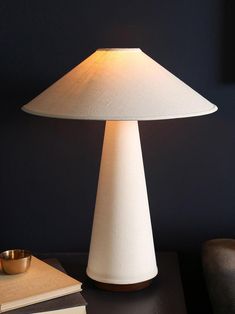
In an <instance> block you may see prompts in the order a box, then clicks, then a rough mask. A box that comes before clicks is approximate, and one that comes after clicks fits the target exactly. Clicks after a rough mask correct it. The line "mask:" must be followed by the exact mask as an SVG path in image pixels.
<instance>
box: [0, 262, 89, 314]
mask: <svg viewBox="0 0 235 314" xmlns="http://www.w3.org/2000/svg"><path fill="white" fill-rule="evenodd" d="M81 285H82V284H81V282H79V281H78V280H76V279H74V278H72V277H70V276H68V275H67V274H66V273H65V270H64V269H63V267H62V265H61V264H60V263H59V262H58V261H57V260H56V259H51V260H47V261H46V262H43V261H41V260H39V259H37V258H36V257H34V256H33V257H32V260H31V266H30V268H29V270H28V271H27V272H26V273H23V274H18V275H5V274H3V273H2V272H1V270H0V313H3V312H7V314H37V313H40V314H42V313H48V314H49V313H51V314H57V313H58V314H85V313H86V301H85V300H84V299H83V297H82V295H81V294H80V291H81Z"/></svg>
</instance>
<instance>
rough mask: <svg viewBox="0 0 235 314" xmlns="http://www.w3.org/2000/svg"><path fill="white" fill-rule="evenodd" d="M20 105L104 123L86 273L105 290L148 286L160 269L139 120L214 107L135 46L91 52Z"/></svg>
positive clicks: (191, 113) (199, 112) (182, 115)
mask: <svg viewBox="0 0 235 314" xmlns="http://www.w3.org/2000/svg"><path fill="white" fill-rule="evenodd" d="M22 108H23V110H24V111H26V112H28V113H31V114H35V115H39V116H46V117H52V118H64V119H87V120H106V121H107V122H106V126H105V135H104V142H103V151H102V158H101V165H100V174H99V182H98V190H97V196H96V205H95V213H94V221H93V228H92V236H91V244H90V251H89V259H88V266H87V274H88V276H89V277H90V278H92V279H93V280H94V281H95V282H96V284H97V285H98V286H100V287H102V288H104V289H110V290H137V289H140V288H143V287H145V286H147V285H149V282H150V281H151V279H152V278H154V277H155V276H156V275H157V272H158V270H157V264H156V258H155V251H154V242H153V235H152V227H151V220H150V213H149V204H148V196H147V189H146V183H145V174H144V166H143V159H142V151H141V144H140V137H139V130H138V122H137V121H138V120H161V119H174V118H185V117H191V116H200V115H205V114H209V113H212V112H214V111H216V110H217V107H216V106H215V105H213V104H212V103H210V102H209V101H208V100H206V99H205V98H203V97H202V96H200V95H199V94H198V93H197V92H195V91H194V90H193V89H191V88H190V87H189V86H187V85H186V84H184V83H183V82H182V81H181V80H179V79H178V78H176V77H175V76H174V75H173V74H171V73H170V72H168V71H167V70H166V69H164V68H163V67H162V66H160V65H159V64H158V63H156V62H155V61H154V60H153V59H151V58H150V57H149V56H147V55H146V54H145V53H144V52H143V51H142V50H141V49H138V48H110V49H98V50H97V51H95V52H94V53H93V54H92V55H91V56H89V57H88V58H87V59H85V60H84V61H83V62H82V63H80V64H79V65H78V66H76V67H75V68H74V69H73V70H71V71H70V72H69V73H67V74H66V75H65V76H63V77H62V78H61V79H59V80H58V81H57V82H56V83H54V84H53V85H52V86H50V87H49V88H47V89H46V90H45V91H44V92H42V93H41V94H40V95H39V96H37V97H36V98H34V99H33V100H32V101H30V102H29V103H28V104H26V105H24V106H23V107H22ZM78 210H79V208H78Z"/></svg>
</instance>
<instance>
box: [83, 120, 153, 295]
mask: <svg viewBox="0 0 235 314" xmlns="http://www.w3.org/2000/svg"><path fill="white" fill-rule="evenodd" d="M87 274H88V276H89V277H90V278H92V279H93V280H95V281H96V282H98V284H97V286H99V287H102V288H106V289H107V287H108V288H109V290H115V291H119V290H118V289H119V288H122V289H128V288H129V289H130V290H137V289H138V287H139V288H140V287H141V286H143V287H144V286H147V282H148V281H149V280H150V279H152V278H153V277H155V276H156V275H157V265H156V258H155V251H154V242H153V235H152V226H151V220H150V213H149V205H148V196H147V188H146V183H145V174H144V166H143V159H142V151H141V144H140V137H139V130H138V123H137V121H107V122H106V128H105V136H104V144H103V151H102V158H101V166H100V174H99V183H98V190H97V197H96V206H95V213H94V221H93V228H92V237H91V244H90V252H89V260H88V266H87ZM99 283H103V284H108V285H106V286H105V285H103V284H102V285H101V284H99ZM133 284H135V285H136V284H137V286H136V287H135V286H132V285H133ZM113 285H117V286H119V287H117V286H116V287H114V286H113ZM121 286H122V287H121ZM131 286H132V287H131Z"/></svg>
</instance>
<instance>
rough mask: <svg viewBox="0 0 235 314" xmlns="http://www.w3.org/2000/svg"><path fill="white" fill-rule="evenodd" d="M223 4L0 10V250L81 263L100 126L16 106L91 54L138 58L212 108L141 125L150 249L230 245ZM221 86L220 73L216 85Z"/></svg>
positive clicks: (78, 4)
mask: <svg viewBox="0 0 235 314" xmlns="http://www.w3.org/2000/svg"><path fill="white" fill-rule="evenodd" d="M225 5H226V1H222V0H191V1H186V0H154V1H140V0H139V1H136V0H135V1H134V0H132V1H131V0H129V1H108V0H105V1H102V0H100V1H76V0H50V1H46V0H40V1H30V0H21V1H17V0H8V1H1V2H0V23H1V34H0V36H1V37H0V47H1V48H0V54H1V58H0V69H1V70H0V73H1V74H0V86H1V116H0V119H1V124H0V149H1V155H0V174H1V176H0V193H1V195H0V206H1V227H0V248H1V249H2V250H3V249H6V248H11V247H25V248H29V249H31V250H33V251H43V252H45V251H87V250H88V248H89V240H90V233H91V226H92V217H93V208H94V204H95V195H96V186H97V180H98V171H99V163H100V157H101V149H102V140H103V132H104V123H103V122H99V121H98V122H97V121H69V120H67V121H66V120H59V119H48V118H39V117H35V116H31V115H27V114H25V113H24V112H22V111H21V110H20V108H21V106H22V105H23V104H25V103H26V102H28V101H29V100H30V99H32V98H33V97H35V96H36V95H37V94H38V93H40V92H41V91H42V90H44V89H45V88H46V87H48V86H49V85H50V84H52V83H53V82H54V81H56V80H57V79H58V78H60V77H61V76H62V75H63V74H65V73H66V72H67V71H69V70H70V69H72V68H73V67H74V66H76V65H77V64H78V63H80V62H81V61H82V60H83V59H84V58H86V57H88V56H89V55H90V54H91V53H92V52H93V51H94V50H96V48H99V47H140V48H141V49H142V50H143V51H144V52H146V53H147V54H149V55H150V56H151V57H152V58H153V59H155V60H156V61H158V62H159V63H160V64H162V65H163V66H164V67H166V68H167V69H168V70H170V71H171V72H173V73H174V74H175V75H176V76H178V77H179V78H181V79H182V80H183V81H185V82H186V83H187V84H189V85H190V86H191V87H193V88H194V89H195V90H197V91H198V92H199V93H201V94H202V95H204V96H205V97H207V98H208V99H209V100H210V101H212V102H213V103H215V104H216V105H218V107H219V111H218V112H217V113H215V114H213V115H209V116H204V117H196V118H190V119H178V120H169V121H146V122H140V123H139V126H140V134H141V141H142V150H143V158H144V164H145V171H146V180H147V187H148V193H149V202H150V208H151V216H152V224H153V232H154V238H155V241H156V248H157V249H158V250H159V249H161V250H178V251H183V252H189V251H197V250H198V249H199V248H200V246H201V243H202V242H203V241H205V240H207V239H210V238H215V237H232V236H234V225H235V218H234V204H235V193H234V178H235V166H234V164H235V163H234V160H235V148H234V144H235V141H234V140H235V136H234V134H235V124H234V121H235V120H234V118H235V107H234V102H235V88H234V87H235V86H234V83H232V82H228V80H226V75H224V68H225V65H226V64H225V63H226V62H225V60H227V59H226V56H227V55H226V51H225V49H224V48H223V47H227V46H226V45H225V39H226V38H227V37H226V36H227V35H226V34H227V31H228V29H227V26H226V25H227V23H226V21H225V17H226V14H225ZM225 74H226V73H225Z"/></svg>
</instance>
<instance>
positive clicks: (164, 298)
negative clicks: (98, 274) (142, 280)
mask: <svg viewBox="0 0 235 314" xmlns="http://www.w3.org/2000/svg"><path fill="white" fill-rule="evenodd" d="M39 257H41V258H45V257H55V258H58V260H59V261H60V262H61V263H62V265H63V267H64V268H65V270H66V271H67V273H68V274H70V275H71V276H73V277H74V278H76V279H78V280H80V281H82V282H83V285H82V288H83V291H82V295H83V296H84V298H85V299H86V301H87V303H88V305H87V314H101V313H102V314H186V313H187V312H186V306H185V300H184V293H183V288H182V283H181V278H180V271H179V264H178V258H177V254H176V253H174V252H160V253H159V252H158V253H157V263H158V270H159V274H158V275H157V277H156V278H155V279H154V281H153V283H152V284H151V286H150V287H148V288H146V289H144V290H142V291H136V292H108V291H103V290H99V289H97V288H96V287H95V286H94V285H93V283H92V281H91V280H90V279H89V278H88V277H87V276H86V265H87V254H83V253H52V254H41V255H40V256H39Z"/></svg>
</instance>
